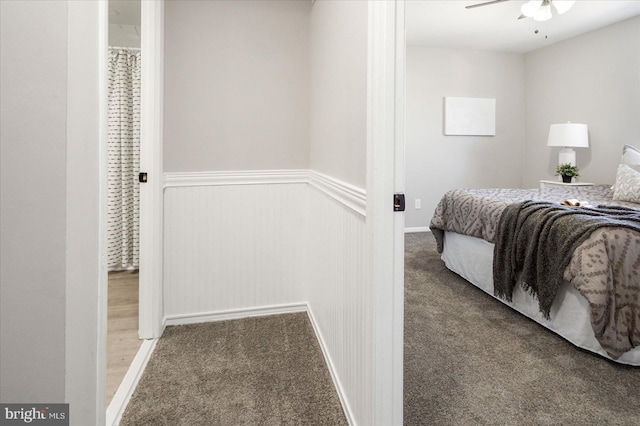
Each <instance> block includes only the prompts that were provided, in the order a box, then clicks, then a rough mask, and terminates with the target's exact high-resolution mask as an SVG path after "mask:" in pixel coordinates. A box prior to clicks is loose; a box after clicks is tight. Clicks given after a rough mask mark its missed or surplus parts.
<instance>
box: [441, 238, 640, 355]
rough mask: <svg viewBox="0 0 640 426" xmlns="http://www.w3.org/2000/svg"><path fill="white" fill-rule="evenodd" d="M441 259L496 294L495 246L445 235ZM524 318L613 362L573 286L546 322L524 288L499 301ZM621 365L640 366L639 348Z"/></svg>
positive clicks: (565, 287) (562, 293) (559, 298)
mask: <svg viewBox="0 0 640 426" xmlns="http://www.w3.org/2000/svg"><path fill="white" fill-rule="evenodd" d="M444 242H445V244H444V247H443V251H442V259H443V261H444V262H445V264H446V266H447V268H449V269H450V270H452V271H453V272H455V273H457V274H459V275H460V276H461V277H463V278H465V279H466V280H467V281H469V282H471V283H472V284H474V285H475V286H477V287H479V288H480V289H482V290H483V291H485V292H486V293H487V294H489V295H491V296H493V297H495V296H494V292H493V248H494V244H493V243H490V242H487V241H485V240H484V239H482V238H478V237H472V236H468V235H462V234H459V233H456V232H450V231H445V233H444ZM496 299H497V300H499V301H500V302H502V303H505V304H506V305H508V306H510V307H512V308H513V309H515V310H516V311H518V312H520V313H521V314H523V315H525V316H527V317H529V318H531V319H532V320H534V321H536V322H538V323H539V324H541V325H542V326H544V327H546V328H548V329H549V330H551V331H553V332H555V333H557V334H558V335H560V336H562V337H563V338H565V339H567V340H568V341H570V342H571V343H573V344H574V345H575V346H577V347H580V348H583V349H585V350H588V351H590V352H593V353H596V354H598V355H601V356H603V357H605V358H607V359H611V357H609V355H608V354H607V352H606V351H605V350H604V349H603V348H602V347H601V346H600V343H599V342H598V341H597V340H596V338H595V336H594V334H593V330H592V328H591V321H590V314H589V305H588V302H587V300H586V299H585V298H584V297H583V296H582V295H581V294H580V293H579V292H578V290H577V289H576V288H574V287H573V286H570V285H566V284H565V285H563V286H562V288H561V289H560V292H559V293H558V295H557V297H556V299H555V301H554V303H553V305H552V307H551V316H550V319H549V320H547V319H545V318H544V317H543V315H542V313H541V312H540V309H539V306H538V302H537V300H536V299H534V298H533V297H532V296H531V295H529V294H528V293H527V292H526V291H525V290H523V288H522V287H521V286H516V288H515V290H514V293H513V298H512V301H511V302H508V301H506V300H503V299H499V298H496ZM615 361H616V362H618V363H622V364H628V365H635V366H640V347H636V348H634V349H632V350H630V351H628V352H625V353H624V354H623V355H622V356H620V357H619V358H618V359H617V360H615Z"/></svg>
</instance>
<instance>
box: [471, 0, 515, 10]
mask: <svg viewBox="0 0 640 426" xmlns="http://www.w3.org/2000/svg"><path fill="white" fill-rule="evenodd" d="M505 1H509V0H492V1H488V2H485V3H478V4H472V5H469V6H465V9H473V8H474V7H480V6H489V5H490V4H496V3H502V2H505Z"/></svg>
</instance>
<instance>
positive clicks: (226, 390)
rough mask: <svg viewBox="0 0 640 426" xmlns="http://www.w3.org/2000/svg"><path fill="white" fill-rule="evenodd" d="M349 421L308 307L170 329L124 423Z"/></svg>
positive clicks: (271, 423) (154, 357)
mask: <svg viewBox="0 0 640 426" xmlns="http://www.w3.org/2000/svg"><path fill="white" fill-rule="evenodd" d="M344 424H347V422H346V419H345V417H344V413H343V411H342V407H341V405H340V401H339V400H338V395H337V393H336V391H335V388H334V386H333V382H332V380H331V377H330V375H329V371H328V370H327V367H326V364H325V362H324V358H323V356H322V352H321V350H320V346H319V345H318V342H317V340H316V338H315V334H314V332H313V329H312V328H311V323H310V322H309V319H308V317H307V315H306V314H305V313H296V314H285V315H273V316H266V317H258V318H247V319H240V320H232V321H221V322H213V323H206V324H195V325H185V326H175V327H168V328H167V329H166V330H165V332H164V334H163V336H162V338H161V339H160V340H159V341H158V344H157V346H156V349H155V351H154V353H153V355H152V357H151V359H150V360H149V364H148V366H147V368H146V369H145V372H144V374H143V376H142V378H141V380H140V383H139V385H138V387H137V389H136V391H135V393H134V395H133V396H132V398H131V401H130V402H129V405H128V406H127V409H126V411H125V413H124V415H123V419H122V422H121V423H120V425H121V426H129V425H154V426H156V425H172V426H174V425H189V426H195V425H225V426H226V425H344Z"/></svg>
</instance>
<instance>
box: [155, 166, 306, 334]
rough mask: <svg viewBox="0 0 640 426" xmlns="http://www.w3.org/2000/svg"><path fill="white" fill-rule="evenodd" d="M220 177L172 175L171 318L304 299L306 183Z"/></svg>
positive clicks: (168, 215) (167, 232)
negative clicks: (188, 180)
mask: <svg viewBox="0 0 640 426" xmlns="http://www.w3.org/2000/svg"><path fill="white" fill-rule="evenodd" d="M221 175H222V174H208V175H207V176H201V178H202V180H203V181H204V182H205V183H203V182H198V181H197V180H196V181H195V182H193V181H192V185H185V184H184V180H185V179H182V178H184V176H180V175H178V176H176V175H173V176H167V179H166V189H165V197H164V199H165V224H164V236H165V244H164V257H165V258H164V265H165V271H164V274H165V277H164V296H165V297H164V312H165V317H166V318H167V324H171V323H178V322H180V321H181V320H182V323H184V322H189V320H188V319H189V318H194V317H206V316H209V317H210V316H211V315H213V314H217V313H219V314H228V313H230V312H233V311H240V310H255V308H258V307H265V308H267V307H268V308H270V309H272V310H273V308H274V307H277V306H280V305H292V304H302V303H303V302H305V300H306V297H305V294H304V293H305V292H304V289H303V284H304V281H303V277H304V276H303V273H304V268H303V264H304V261H305V253H306V241H305V238H304V230H305V225H306V220H307V217H306V198H307V189H308V185H307V184H306V183H304V182H302V183H296V182H293V183H278V182H274V181H273V180H270V179H269V178H268V177H267V176H263V177H264V179H263V180H262V181H261V182H259V183H258V182H257V181H256V180H254V181H251V182H248V181H247V179H246V177H247V175H244V176H242V177H240V178H238V179H236V177H234V176H231V175H228V176H226V178H225V177H223V176H221ZM254 178H255V176H254ZM178 181H180V182H181V184H179V185H177V186H171V185H172V183H175V182H178Z"/></svg>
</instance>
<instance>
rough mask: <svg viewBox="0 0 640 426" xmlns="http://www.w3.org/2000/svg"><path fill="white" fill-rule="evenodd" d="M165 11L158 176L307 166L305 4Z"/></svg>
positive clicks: (195, 5)
mask: <svg viewBox="0 0 640 426" xmlns="http://www.w3.org/2000/svg"><path fill="white" fill-rule="evenodd" d="M165 7H166V10H165V134H164V141H165V142H164V159H165V164H164V170H165V172H179V171H219V170H265V169H305V168H308V166H309V148H308V139H309V112H308V111H309V49H308V45H309V10H310V8H311V3H310V2H300V1H295V2H292V1H235V2H223V1H180V2H177V1H175V2H167V3H166V5H165Z"/></svg>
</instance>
